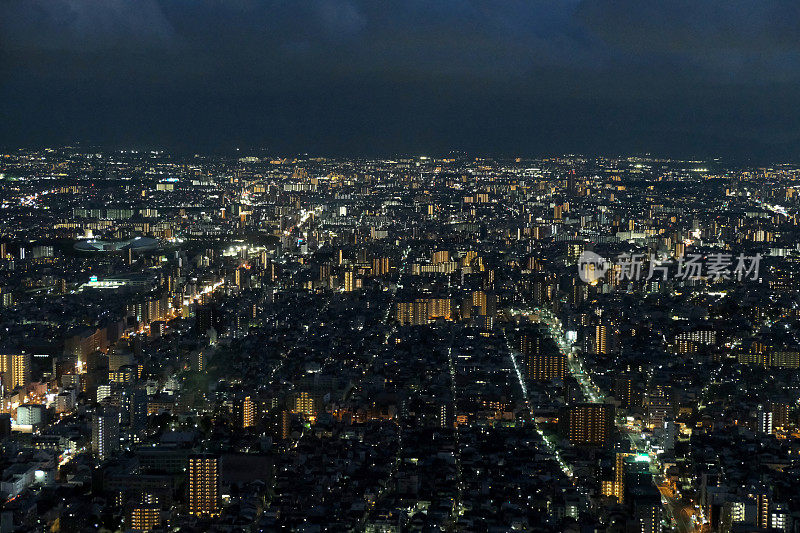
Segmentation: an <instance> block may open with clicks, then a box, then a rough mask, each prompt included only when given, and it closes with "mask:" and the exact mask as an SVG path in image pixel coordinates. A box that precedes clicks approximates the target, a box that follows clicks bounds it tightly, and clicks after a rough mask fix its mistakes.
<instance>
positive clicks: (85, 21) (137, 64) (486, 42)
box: [0, 0, 800, 157]
mask: <svg viewBox="0 0 800 533" xmlns="http://www.w3.org/2000/svg"><path fill="white" fill-rule="evenodd" d="M799 9H800V7H798V5H796V4H795V3H793V2H787V1H782V0H780V1H775V2H760V1H756V0H730V1H728V2H722V1H718V0H709V1H706V2H690V1H688V0H680V1H669V0H661V1H651V0H639V1H633V0H561V1H558V2H554V1H552V0H524V1H522V0H507V1H504V2H486V1H475V0H472V1H471V0H440V1H431V0H404V1H388V0H384V1H378V0H309V1H300V0H6V1H5V2H3V3H0V69H2V72H0V74H2V76H3V79H4V80H5V81H3V82H1V83H2V87H1V88H0V97H2V100H0V114H2V117H1V118H3V119H4V121H5V123H6V124H7V125H9V126H10V127H8V128H4V130H3V131H2V132H0V142H3V143H4V144H10V145H17V144H23V143H34V142H35V143H50V142H67V141H70V140H74V139H75V138H81V139H85V140H88V141H93V142H102V143H109V144H120V143H140V144H142V143H145V144H146V143H163V144H168V145H185V146H187V147H190V146H191V145H193V144H196V145H198V146H199V145H203V146H215V145H219V146H224V145H233V144H238V145H248V144H252V145H269V146H272V147H275V148H277V149H283V150H312V149H316V150H321V151H341V152H348V151H350V152H389V151H395V150H397V151H404V150H422V151H429V150H437V149H446V148H471V149H475V150H479V151H483V152H505V153H507V152H528V153H535V152H540V151H576V150H577V151H599V150H603V151H605V150H610V151H616V152H625V151H629V150H640V151H641V150H648V149H650V150H660V151H667V152H673V153H687V154H688V153H694V154H702V153H711V152H717V151H720V152H725V153H730V154H734V155H748V156H749V155H755V156H768V157H796V155H797V153H798V149H797V141H798V136H797V134H796V133H795V132H796V130H797V128H796V124H797V120H798V119H800V111H796V110H795V107H794V104H793V102H794V101H795V99H796V97H797V96H800V95H799V94H798V92H799V91H798V78H799V77H800V44H799V43H798V40H797V39H796V35H798V30H799V29H800V27H798V26H800V16H798V10H799ZM426 147H427V148H426Z"/></svg>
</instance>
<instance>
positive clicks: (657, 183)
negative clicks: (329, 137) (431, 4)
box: [0, 147, 800, 533]
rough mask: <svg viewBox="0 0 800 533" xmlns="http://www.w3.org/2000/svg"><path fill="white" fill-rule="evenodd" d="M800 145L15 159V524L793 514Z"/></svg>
mask: <svg viewBox="0 0 800 533" xmlns="http://www.w3.org/2000/svg"><path fill="white" fill-rule="evenodd" d="M799 303H800V165H794V164H777V163H776V164H774V165H771V166H762V167H748V166H743V165H740V164H733V163H727V162H725V161H723V160H720V159H712V160H704V161H688V160H674V159H662V158H657V157H605V158H601V157H585V156H580V155H563V156H554V157H550V158H536V159H534V158H526V157H518V158H491V157H474V156H471V155H468V154H465V153H460V152H459V153H455V152H454V153H452V154H448V155H447V156H444V157H438V156H437V157H434V156H433V155H431V157H421V156H403V157H399V156H398V157H396V158H392V159H388V158H387V159H366V158H326V157H314V156H308V155H304V156H289V157H287V156H279V155H276V154H269V153H267V152H265V151H258V150H254V151H252V152H247V151H245V150H244V149H242V150H241V151H239V152H238V153H237V154H236V155H235V156H226V155H217V156H212V155H202V154H197V155H192V156H185V155H178V154H173V153H170V152H166V151H136V150H129V151H111V150H101V149H96V150H95V149H88V148H76V147H62V148H52V149H20V150H14V151H6V152H5V153H2V154H0V373H1V374H2V381H1V385H0V391H1V392H2V409H0V449H2V456H1V460H0V472H1V475H0V497H1V498H2V499H3V501H4V502H5V503H4V504H3V506H2V511H0V533H6V532H15V531H26V532H27V531H52V532H82V531H132V532H145V531H156V532H167V531H176V532H177V531H181V532H189V531H191V532H194V531H197V532H200V531H220V532H238V531H247V532H251V531H252V532H256V531H302V532H322V531H333V532H338V531H365V532H370V533H390V532H405V531H414V532H432V531H470V532H472V531H476V532H477V531H480V532H483V531H486V532H506V531H516V530H520V531H534V532H570V533H595V532H608V533H661V532H666V531H679V532H701V531H702V532H717V533H734V532H753V531H772V532H778V531H780V532H786V533H798V532H800V339H799V338H798V335H799V334H800V308H799V307H798V304H799Z"/></svg>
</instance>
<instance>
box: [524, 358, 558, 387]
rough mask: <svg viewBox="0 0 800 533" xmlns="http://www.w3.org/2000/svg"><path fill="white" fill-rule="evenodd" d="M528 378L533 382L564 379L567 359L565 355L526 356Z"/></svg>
mask: <svg viewBox="0 0 800 533" xmlns="http://www.w3.org/2000/svg"><path fill="white" fill-rule="evenodd" d="M525 366H526V370H527V377H528V379H529V380H531V381H550V380H553V379H564V375H565V374H566V373H567V357H566V356H565V355H564V354H560V353H554V354H530V355H526V356H525Z"/></svg>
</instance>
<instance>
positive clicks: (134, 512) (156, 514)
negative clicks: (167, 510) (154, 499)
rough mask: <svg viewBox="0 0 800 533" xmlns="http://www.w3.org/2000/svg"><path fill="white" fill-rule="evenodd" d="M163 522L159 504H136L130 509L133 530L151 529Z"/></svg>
mask: <svg viewBox="0 0 800 533" xmlns="http://www.w3.org/2000/svg"><path fill="white" fill-rule="evenodd" d="M160 523H161V511H160V510H159V508H158V506H157V505H136V506H134V507H133V508H132V509H131V511H130V524H131V529H130V530H131V531H137V532H138V531H142V532H144V531H150V530H152V529H155V528H156V527H158V525H159V524H160Z"/></svg>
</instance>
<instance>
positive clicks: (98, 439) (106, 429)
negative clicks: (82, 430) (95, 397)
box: [92, 406, 119, 461]
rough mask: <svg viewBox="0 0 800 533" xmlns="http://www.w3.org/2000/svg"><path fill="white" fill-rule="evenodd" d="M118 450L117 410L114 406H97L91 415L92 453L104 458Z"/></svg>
mask: <svg viewBox="0 0 800 533" xmlns="http://www.w3.org/2000/svg"><path fill="white" fill-rule="evenodd" d="M117 450H119V412H118V411H117V409H116V408H114V407H108V406H104V407H98V408H97V411H95V413H94V415H92V453H94V454H95V455H96V456H97V458H98V459H100V460H101V461H102V460H105V459H107V458H109V457H111V455H112V454H113V453H114V452H116V451H117Z"/></svg>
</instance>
